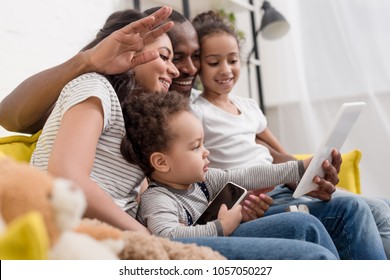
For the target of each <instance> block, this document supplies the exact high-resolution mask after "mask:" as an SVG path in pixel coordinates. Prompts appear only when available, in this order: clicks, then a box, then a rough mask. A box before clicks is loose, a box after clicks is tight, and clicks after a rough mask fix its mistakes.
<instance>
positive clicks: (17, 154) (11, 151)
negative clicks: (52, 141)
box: [0, 131, 41, 162]
mask: <svg viewBox="0 0 390 280" xmlns="http://www.w3.org/2000/svg"><path fill="white" fill-rule="evenodd" d="M39 135H41V131H39V132H37V133H35V134H33V135H31V136H29V135H13V136H7V137H3V138H0V155H6V156H9V157H11V158H13V159H15V160H16V161H22V162H30V158H31V155H32V153H33V151H34V149H35V147H36V145H37V140H38V137H39Z"/></svg>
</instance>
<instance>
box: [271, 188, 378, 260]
mask: <svg viewBox="0 0 390 280" xmlns="http://www.w3.org/2000/svg"><path fill="white" fill-rule="evenodd" d="M268 195H270V196H271V197H272V198H273V199H274V204H273V205H272V206H271V207H270V209H269V210H268V211H267V212H266V216H269V215H274V214H276V213H281V212H284V211H285V208H286V207H287V206H288V205H292V204H306V205H307V206H308V207H309V210H310V214H311V215H313V216H315V217H316V218H318V220H319V221H320V222H322V224H323V225H324V226H325V228H326V230H327V231H328V233H329V234H330V236H331V237H332V240H333V242H334V244H335V245H336V248H337V250H338V253H339V256H340V258H341V259H352V260H371V259H372V260H374V259H386V255H385V252H384V248H383V245H382V241H381V237H380V235H379V232H378V229H377V227H376V224H375V220H374V218H373V216H372V214H371V210H370V208H369V207H368V205H367V203H366V202H364V201H363V200H362V199H361V198H359V197H357V196H355V197H352V196H346V197H334V198H332V199H331V200H330V201H328V202H324V201H321V200H319V199H314V198H311V197H308V196H302V197H300V198H297V199H295V198H293V197H292V191H291V190H290V189H288V188H287V187H284V186H278V187H276V188H275V189H274V190H273V191H272V192H270V193H268Z"/></svg>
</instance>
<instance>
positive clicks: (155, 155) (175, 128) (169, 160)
mask: <svg viewBox="0 0 390 280" xmlns="http://www.w3.org/2000/svg"><path fill="white" fill-rule="evenodd" d="M123 114H124V119H125V123H126V137H125V138H124V139H123V142H122V147H121V151H122V154H123V156H124V157H125V158H126V159H127V160H128V161H129V162H131V163H134V164H137V165H139V166H140V167H141V168H142V170H143V171H144V173H145V174H146V176H148V178H149V179H150V184H149V188H148V189H147V190H146V191H145V192H144V193H143V194H142V195H141V202H140V206H139V210H138V214H137V218H138V219H139V221H140V222H141V223H143V224H144V225H146V226H147V227H148V229H149V230H150V231H151V232H152V233H153V234H155V235H158V236H162V237H175V238H177V237H196V236H228V235H231V236H246V237H267V230H268V228H273V230H275V227H285V226H287V227H290V226H291V228H290V229H289V230H287V229H283V230H282V231H283V234H286V232H290V230H292V231H295V230H296V229H293V228H294V227H298V228H299V227H301V226H302V225H301V224H297V223H293V224H289V223H283V222H279V223H276V224H273V226H272V227H271V226H269V225H268V221H269V220H267V218H262V219H257V220H253V221H250V222H246V223H243V224H241V225H240V222H241V206H240V205H238V206H235V207H233V208H232V209H226V206H222V207H221V209H220V210H219V214H218V219H217V220H214V221H211V222H208V223H207V224H205V225H195V226H192V224H193V221H195V220H197V219H198V218H199V216H200V215H201V214H202V212H203V211H204V210H205V209H206V207H207V205H208V201H211V200H212V199H213V198H214V197H215V195H216V194H217V193H218V191H219V190H220V189H221V188H222V187H223V186H224V185H225V183H226V182H228V181H233V182H236V183H238V184H239V185H241V186H243V187H245V188H247V189H254V188H263V187H268V186H271V185H274V184H278V183H282V182H294V181H297V180H299V178H300V177H301V176H302V175H303V173H304V168H305V167H304V165H305V166H306V165H307V164H308V162H309V160H307V161H305V163H304V162H302V161H290V162H287V163H283V164H277V165H264V164H261V165H256V166H253V167H250V168H246V169H236V170H232V171H226V170H221V169H213V168H209V166H208V165H209V161H208V159H207V157H208V156H209V152H208V151H207V150H206V149H205V147H204V146H203V140H204V136H203V128H202V125H201V123H200V122H199V120H198V119H197V118H196V117H195V116H194V115H192V113H191V112H190V109H189V104H188V98H186V97H185V96H183V95H182V94H179V93H177V92H170V93H168V94H153V93H138V94H132V95H130V96H128V98H127V99H126V100H125V102H124V105H123ZM197 182H202V184H201V183H197ZM207 196H209V197H207ZM291 214H293V215H292V216H291ZM295 214H297V215H298V216H299V215H304V216H305V218H309V219H311V216H309V215H307V214H304V213H283V214H280V217H279V218H280V219H284V218H283V217H286V219H287V217H288V218H291V217H293V216H294V215H295ZM318 223H319V222H318V221H317V222H316V224H318ZM265 225H267V226H265Z"/></svg>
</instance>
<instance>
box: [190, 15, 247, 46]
mask: <svg viewBox="0 0 390 280" xmlns="http://www.w3.org/2000/svg"><path fill="white" fill-rule="evenodd" d="M192 25H193V26H194V28H195V30H196V32H197V33H198V37H199V41H201V40H202V38H203V37H204V36H207V35H210V34H213V33H221V32H224V33H226V34H229V35H231V36H232V37H233V38H235V39H236V40H237V44H238V46H240V43H241V42H240V39H239V38H240V37H239V36H238V34H237V31H236V29H235V27H234V25H233V24H232V23H231V22H229V21H228V20H227V19H226V18H224V17H222V16H221V15H220V14H219V13H218V12H217V11H214V10H210V11H207V12H204V13H200V14H198V15H197V16H195V17H194V19H193V20H192Z"/></svg>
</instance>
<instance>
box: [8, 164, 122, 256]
mask: <svg viewBox="0 0 390 280" xmlns="http://www.w3.org/2000/svg"><path fill="white" fill-rule="evenodd" d="M0 174H1V176H0V224H1V226H0V233H1V232H3V233H4V235H5V236H6V237H8V239H6V241H7V242H4V239H3V240H2V241H3V242H2V243H1V244H2V245H3V246H5V247H6V248H7V249H8V250H9V252H11V255H12V257H11V258H27V257H26V256H29V254H28V253H27V254H26V252H24V251H22V250H20V254H21V255H20V257H18V256H17V255H15V254H14V252H12V250H10V248H9V244H14V246H15V250H14V251H16V248H17V245H18V244H24V245H25V246H26V245H31V244H26V243H27V242H30V243H31V242H36V243H37V244H42V247H41V250H42V248H46V247H47V252H44V253H42V254H39V255H40V256H41V258H48V259H118V253H119V252H120V251H121V250H123V247H124V241H123V240H121V239H120V238H116V239H115V238H111V242H99V241H98V240H96V239H94V238H93V237H91V236H89V235H87V234H82V233H77V232H76V231H74V230H73V228H74V227H75V226H77V225H78V224H79V223H80V221H81V218H82V215H83V214H84V212H85V209H86V199H85V197H84V193H83V192H82V190H81V188H79V187H78V186H77V185H75V184H74V183H73V182H72V181H70V180H65V179H62V178H54V177H53V176H50V175H49V174H48V173H46V172H44V171H41V170H38V169H36V168H34V167H32V166H29V165H28V164H27V163H17V162H16V161H13V160H11V159H9V158H6V157H0ZM40 220H42V223H41V222H40ZM15 221H18V222H19V224H17V223H16V226H15ZM8 225H11V226H10V227H8ZM40 227H43V229H41V228H40ZM10 229H11V230H13V231H14V234H12V235H10V234H8V235H7V233H9V230H10ZM26 232H28V233H29V234H26ZM15 233H17V234H15ZM34 233H35V234H34ZM34 237H35V240H30V239H31V238H34ZM17 238H19V239H17ZM107 239H110V237H107ZM45 240H47V241H45ZM45 243H48V245H47V246H46V245H45ZM30 247H31V246H30ZM30 247H29V246H27V248H30ZM0 249H1V248H0Z"/></svg>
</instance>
